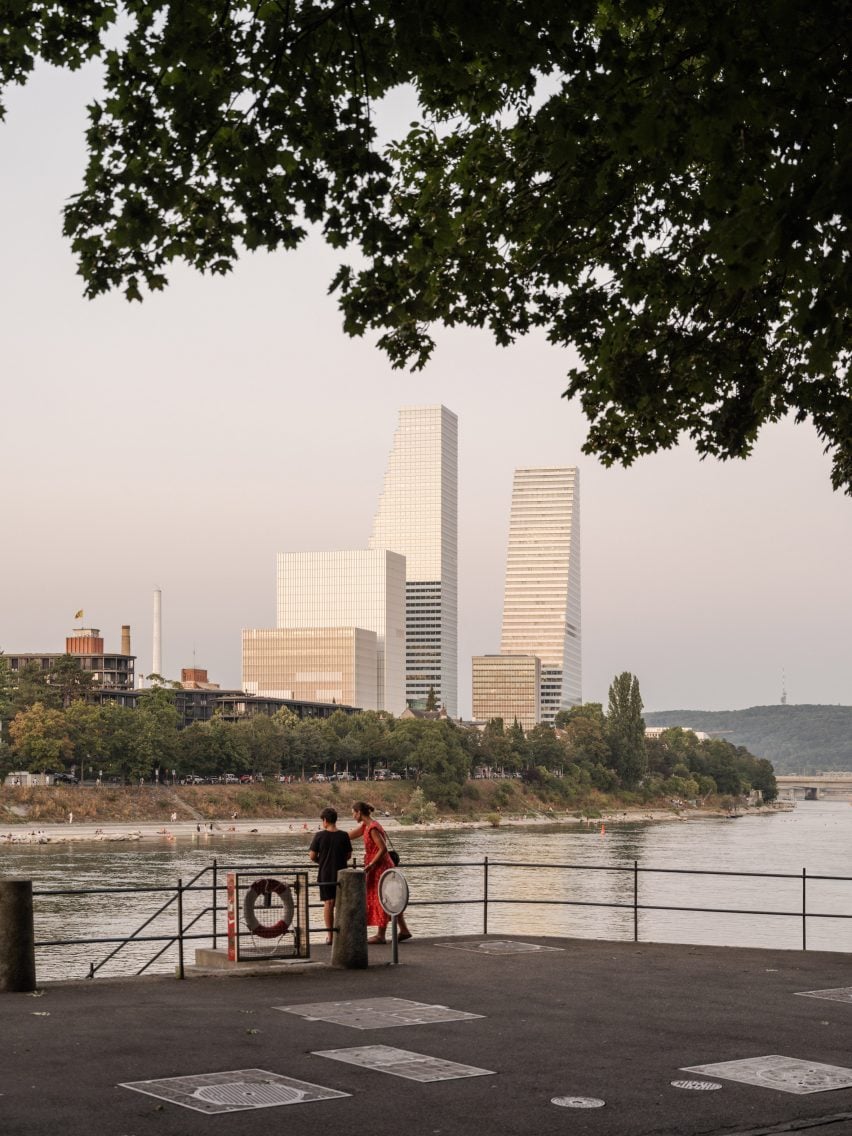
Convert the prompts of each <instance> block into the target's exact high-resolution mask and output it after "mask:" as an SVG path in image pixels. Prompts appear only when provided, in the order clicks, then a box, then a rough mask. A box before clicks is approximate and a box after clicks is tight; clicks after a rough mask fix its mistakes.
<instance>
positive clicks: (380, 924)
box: [349, 801, 411, 943]
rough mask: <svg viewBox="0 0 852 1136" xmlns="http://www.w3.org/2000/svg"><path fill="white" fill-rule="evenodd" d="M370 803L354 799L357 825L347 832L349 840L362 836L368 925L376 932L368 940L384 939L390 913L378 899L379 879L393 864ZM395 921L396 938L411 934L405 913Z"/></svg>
mask: <svg viewBox="0 0 852 1136" xmlns="http://www.w3.org/2000/svg"><path fill="white" fill-rule="evenodd" d="M372 813H373V806H372V805H368V804H367V802H366V801H356V802H355V804H354V805H353V806H352V816H353V817H354V818H355V820H356V821H357V823H358V827H357V828H354V829H353V830H352V831H351V832H350V833H349V838H350V840H355V839H356V837H359V836H363V837H364V872H365V874H366V876H367V926H368V927H375V928H376V933H375V935H374V936H373V937H372V939H368V940H367V942H368V943H384V942H387V938H386V936H387V927H388V923H390V916H389V915H388V913H387V912H386V911H385V909H384V908H383V907H382V905H381V903H379V879H380V878H381V876H382V873H383V872H386V871H387V870H388V868H392V867H393V860H391V858H390V854H389V853H388V843H387V837H386V836H385V830H384V829H383V828H382V826H381V825H380V824H379V822H378V821H377V820H373V817H372ZM396 925H397V927H398V929H399V934H398V936H397V938H398V939H399V942H401V943H402V942H404V941H405V940H406V939H410V938H411V932H410V931H409V929H408V925H407V923H406V922H405V917H404V916H402V915H398V916H397V917H396Z"/></svg>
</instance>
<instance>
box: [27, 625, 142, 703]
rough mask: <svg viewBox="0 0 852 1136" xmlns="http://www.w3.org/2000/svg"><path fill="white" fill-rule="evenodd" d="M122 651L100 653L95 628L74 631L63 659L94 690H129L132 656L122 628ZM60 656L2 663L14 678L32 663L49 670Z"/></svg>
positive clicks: (33, 655)
mask: <svg viewBox="0 0 852 1136" xmlns="http://www.w3.org/2000/svg"><path fill="white" fill-rule="evenodd" d="M122 647H123V648H124V647H126V648H127V650H126V652H113V651H105V650H104V640H103V637H102V635H101V633H100V631H99V630H98V628H96V627H78V628H76V629H75V630H74V632H73V633H72V634H71V635H68V636H66V638H65V655H70V656H71V657H72V658H73V659H74V661H75V662H76V663H78V664H79V666H80V670H82V671H84V672H85V673H86V674H88V675H91V677H92V683H93V685H95V686H99V687H106V688H108V689H111V690H133V688H134V687H135V685H136V669H135V668H136V656H135V655H131V654H130V629H129V627H127V625H125V626H124V627H123V628H122ZM63 657H64V656H63V655H62V654H61V653H58V652H55V653H53V654H51V653H49V652H47V651H42V652H27V653H25V654H24V653H17V654H12V655H7V656H6V659H7V661H8V663H9V668H10V670H11V671H12V674H13V675H15V674H17V672H18V671H19V670H21V669H22V668H23V667H25V666H26V665H27V664H28V663H35V665H36V666H38V667H39V668H40V669H41V670H43V671H49V670H51V669H52V668H53V667H54V666H55V665H56V663H57V662H58V661H59V659H61V658H63Z"/></svg>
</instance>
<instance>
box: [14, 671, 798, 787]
mask: <svg viewBox="0 0 852 1136" xmlns="http://www.w3.org/2000/svg"><path fill="white" fill-rule="evenodd" d="M72 662H73V660H72ZM2 664H3V659H2V656H0V700H2V701H0V718H2V719H3V720H4V721H8V728H7V731H6V733H7V739H6V742H0V765H2V767H3V771H4V772H8V771H9V770H11V769H13V768H17V769H21V768H25V769H31V770H41V769H53V770H58V769H68V768H73V769H74V771H75V772H78V773H82V774H83V775H84V776H97V775H98V774H101V773H103V775H104V776H117V777H120V778H122V779H124V780H138V779H139V778H140V777H141V778H144V779H146V780H147V779H150V778H151V776H152V775H154V771H155V770H158V771H159V776H160V777H167V776H168V777H170V776H172V775H174V776H178V777H185V776H189V775H192V774H194V775H198V776H214V775H221V774H223V773H226V772H228V773H235V774H237V775H239V774H242V773H255V774H256V773H261V774H263V775H264V776H265V777H277V776H278V775H279V774H282V773H283V774H285V775H289V776H294V777H310V776H311V775H313V774H315V773H324V774H329V773H331V772H334V771H338V772H340V771H347V772H349V773H350V774H351V775H353V776H358V777H369V776H371V775H372V774H373V773H374V772H375V771H376V770H377V769H385V770H388V771H389V772H394V773H399V774H400V775H403V776H408V777H411V778H413V779H415V780H416V781H417V782H418V783H419V784H421V785H422V787H423V789H424V791H425V793H426V794H427V796H428V797H429V798H431V799H434V800H437V801H439V802H442V803H445V804H453V803H455V802H457V800H458V798H459V795H460V792H461V788H462V786H463V785H464V783H465V782H466V780H467V779H468V778H469V777H470V776H471V775H473V774H474V773H475V772H476V771H480V772H485V773H491V772H496V773H499V774H503V775H508V776H512V775H518V776H520V777H522V778H523V779H525V780H527V781H535V782H538V783H539V784H543V783H549V784H550V785H551V786H552V787H554V788H558V789H559V791H560V793H561V794H562V795H571V794H574V793H578V794H579V793H581V792H582V791H583V790H586V789H599V790H602V791H605V792H609V791H615V790H627V791H641V793H642V794H643V796H645V797H647V798H650V797H652V796H658V795H660V794H665V795H669V796H677V797H682V798H685V799H692V798H696V797H701V796H706V795H707V794H710V793H714V792H720V793H724V794H730V795H737V794H740V793H743V792H747V791H748V790H749V789H752V788H755V789H761V790H762V791H763V794H764V797H765V798H766V799H770V800H771V799H772V798H773V797H774V796H775V795H776V792H777V790H776V787H775V778H774V775H773V772H772V766H771V765H770V764H769V762H768V761H764V760H759V759H757V758H755V757H753V756H752V755H751V754H750V753H748V751H747V750H745V749H743V748H741V747H736V746H733V745H731V744H730V743H729V742H726V741H724V740H722V739H712V740H710V741H700V740H699V739H698V738H697V737H696V736H695V735H694V734H692V733H690V732H689V731H684V730H679V729H673V730H667V731H665V732H664V734H663V735H662V737H661V738H660V739H654V740H647V739H646V738H645V727H644V721H643V719H642V698H641V694H640V691H639V683H638V680H637V679H636V677H635V676H634V675H631V674H629V673H628V672H625V673H623V674H621V675H618V676H617V677H616V678H615V680H614V681H613V683H612V685H611V687H610V691H609V703H608V707H607V711H606V713H605V712H604V709H603V706H602V705H601V704H600V703H586V704H584V705H582V706H577V707H574V708H573V709H571V710H563V711H560V713H559V714H558V715H557V720H556V728H554V727H551V726H546V725H538V726H535V727H534V728H533V729H531V730H529V731H526V732H525V731H524V730H523V729H521V727H520V726H519V725H518V724H517V722H513V723H512V724H511V725H509V726H508V727H507V725H506V723H504V722H503V721H502V720H501V719H499V718H498V719H494V720H492V721H491V722H489V723H488V725H487V726H486V727H485V729H484V730H482V731H480V730H478V729H475V728H472V727H465V726H463V725H460V724H457V723H455V722H453V721H451V720H448V719H443V720H441V719H439V720H423V719H397V718H394V717H392V716H391V715H389V714H385V713H382V712H377V711H365V712H363V713H361V714H357V715H348V714H344V713H343V711H337V712H336V713H335V714H333V715H332V716H331V717H330V718H327V719H317V718H306V719H299V718H298V717H296V715H294V714H293V713H291V712H290V711H289V710H286V709H284V710H280V711H279V712H278V713H277V714H275V715H273V716H272V717H266V716H263V715H257V716H253V717H247V718H245V719H243V720H241V721H237V722H232V721H226V720H224V719H221V718H214V719H213V720H212V721H210V722H203V723H196V724H194V725H191V726H189V727H187V728H186V729H183V730H179V729H178V715H177V712H176V710H175V705H174V698H175V696H174V691H173V690H171V689H169V688H168V687H165V686H161V687H153V688H151V689H149V690H145V691H142V692H141V693H140V695H139V698H138V704H137V708H136V709H132V710H131V709H127V708H124V707H120V706H115V705H110V704H107V705H102V706H99V705H93V704H91V703H90V702H88V701H86V697H85V696H86V693H87V692H86V689H85V684H82V685H79V684H77V685H75V683H74V682H73V681H72V678H73V676H72V675H71V674H70V671H71V670H72V669H73V668H69V667H68V666H67V665H65V666H64V667H60V668H59V675H58V679H57V682H56V683H54V684H51V683H50V682H49V681H46V682H43V680H39V681H36V680H35V678H34V676H31V675H30V676H24V679H25V681H24V682H23V683H18V684H13V683H12V681H11V676H10V675H9V673H8V670H6V671H5V672H4V671H3V667H2ZM48 679H49V675H48ZM42 695H44V697H42ZM24 703H28V704H24ZM4 707H5V710H4ZM6 715H8V718H7V717H6Z"/></svg>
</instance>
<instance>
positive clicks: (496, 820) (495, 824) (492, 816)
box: [485, 813, 503, 828]
mask: <svg viewBox="0 0 852 1136" xmlns="http://www.w3.org/2000/svg"><path fill="white" fill-rule="evenodd" d="M485 819H486V820H487V821H488V823H489V824H490V825H491V827H492V828H499V827H500V822H501V821H502V820H503V818H502V817H501V816H500V814H499V813H489V814H488V815H487V816H486V818H485Z"/></svg>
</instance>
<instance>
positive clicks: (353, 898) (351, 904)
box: [331, 868, 367, 970]
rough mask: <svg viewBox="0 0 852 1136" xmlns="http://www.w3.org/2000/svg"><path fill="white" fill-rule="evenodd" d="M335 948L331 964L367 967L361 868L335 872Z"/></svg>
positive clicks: (348, 967)
mask: <svg viewBox="0 0 852 1136" xmlns="http://www.w3.org/2000/svg"><path fill="white" fill-rule="evenodd" d="M334 925H335V927H337V928H338V930H337V931H335V933H334V945H333V946H332V948H331V965H332V966H339V967H343V968H345V969H346V970H363V969H364V968H365V967H366V966H367V881H366V878H365V876H364V870H363V869H362V868H344V869H343V871H342V872H338V873H337V897H336V899H335V902H334Z"/></svg>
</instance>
